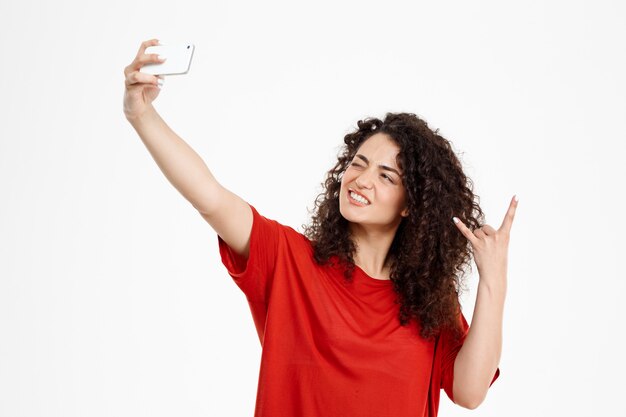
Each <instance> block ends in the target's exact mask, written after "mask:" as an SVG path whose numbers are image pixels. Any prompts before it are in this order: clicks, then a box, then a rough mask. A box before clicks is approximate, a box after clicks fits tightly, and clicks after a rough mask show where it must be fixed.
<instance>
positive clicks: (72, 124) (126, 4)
mask: <svg viewBox="0 0 626 417" xmlns="http://www.w3.org/2000/svg"><path fill="white" fill-rule="evenodd" d="M151 38H157V39H160V40H161V41H162V42H163V43H175V42H179V41H180V42H186V41H188V42H193V43H194V44H195V45H196V51H195V54H194V58H193V62H192V65H191V69H190V71H189V73H188V74H187V75H183V76H171V77H166V80H165V84H164V86H163V90H162V92H161V94H160V96H159V97H158V99H157V100H156V101H155V107H156V108H157V110H158V111H159V113H160V114H161V115H162V117H163V118H164V119H165V120H166V122H167V123H168V124H169V125H170V126H171V127H172V128H173V129H174V131H175V132H177V133H178V134H179V135H180V136H181V137H182V138H184V139H185V141H186V142H187V143H189V144H190V145H191V146H192V147H193V148H194V149H195V150H196V151H197V152H198V153H199V154H200V155H201V156H202V158H203V159H204V160H205V162H206V163H207V165H208V166H209V168H210V169H211V171H212V172H213V174H214V175H215V177H216V178H217V179H218V180H219V181H220V182H221V183H222V184H223V185H224V186H226V187H227V188H229V189H230V190H232V191H233V192H235V193H236V194H238V195H240V196H241V197H242V198H244V199H245V200H246V201H248V202H250V203H251V204H253V205H255V207H257V209H258V210H259V212H261V213H262V214H264V215H265V216H267V217H269V218H273V219H276V220H279V221H280V222H281V223H283V224H286V225H290V226H292V227H294V228H296V229H297V230H299V231H302V228H301V227H300V226H301V224H303V223H306V222H307V221H308V219H309V217H308V213H307V208H309V209H311V208H312V207H313V200H314V198H315V196H316V195H317V194H318V193H319V192H320V191H321V185H320V183H321V182H322V181H323V179H324V174H325V172H326V171H327V170H328V169H330V168H331V167H332V165H333V164H334V161H335V158H336V154H337V151H338V150H339V147H340V145H342V144H343V137H344V135H345V134H346V133H348V132H349V131H351V130H353V129H354V128H355V127H356V122H357V121H358V120H359V119H363V118H365V117H368V116H376V117H379V118H383V117H384V115H385V113H386V112H388V111H390V112H398V111H406V112H413V113H416V114H417V115H419V116H421V117H423V118H424V119H425V120H426V121H427V122H428V123H429V125H430V126H431V127H432V128H433V129H434V128H439V129H440V132H439V133H440V134H442V135H443V136H444V137H446V138H447V139H449V140H451V141H452V142H453V144H454V146H455V149H456V150H457V151H458V153H459V156H460V158H461V159H462V161H463V164H464V167H465V169H466V173H467V175H468V176H470V178H471V179H472V180H473V181H474V183H475V189H474V191H475V193H476V194H478V195H479V196H480V203H481V207H482V208H483V210H484V211H485V213H486V221H487V223H488V224H490V225H492V226H493V227H495V228H498V227H499V226H500V224H501V221H502V219H503V216H504V214H505V211H506V209H507V207H508V204H509V201H510V199H511V197H512V196H513V194H516V193H517V195H518V196H519V197H520V202H519V207H518V210H517V215H516V219H515V222H514V224H513V228H512V232H511V233H512V234H511V244H510V247H509V271H508V292H507V301H506V305H505V312H504V333H503V353H502V358H501V362H500V369H501V372H502V374H501V376H500V378H499V379H498V380H497V381H496V382H495V383H494V385H493V386H492V387H491V389H490V391H489V393H488V396H487V398H486V400H485V401H484V402H483V404H481V405H480V407H479V408H477V409H476V410H467V409H463V408H461V407H459V406H457V405H455V404H453V403H452V402H451V401H450V400H449V398H448V397H447V396H446V395H445V392H444V391H441V395H442V396H441V404H440V415H442V416H462V415H474V416H478V415H481V416H503V415H506V416H554V415H568V416H589V415H606V416H617V415H624V414H623V413H624V405H623V392H624V388H626V387H625V386H624V382H623V375H624V373H625V372H626V365H625V361H624V356H623V353H622V352H623V349H624V347H623V342H624V339H625V338H624V328H625V326H624V324H623V321H622V318H621V315H622V309H621V307H622V305H623V304H624V302H623V297H624V293H625V290H626V285H625V283H624V278H625V276H624V275H625V274H624V272H623V267H622V265H621V263H620V262H621V261H622V260H624V249H626V248H625V245H624V243H623V242H624V232H625V227H624V221H623V219H622V213H623V207H624V205H623V204H620V203H622V202H623V201H624V197H623V192H624V187H623V182H624V179H625V178H626V175H625V174H626V172H625V169H624V164H623V159H624V154H623V150H624V146H623V145H624V140H625V139H626V137H625V132H626V126H625V124H624V116H625V110H626V82H625V78H624V75H625V74H626V71H625V70H626V65H625V60H624V52H625V49H626V48H625V43H624V39H625V38H626V10H625V7H624V4H623V3H621V2H618V1H593V2H592V1H584V2H583V1H567V2H566V1H552V2H546V1H525V2H516V3H513V2H499V1H489V2H487V1H482V2H462V1H458V2H448V1H439V2H397V1H396V2H393V1H392V2H390V1H351V2H309V3H307V4H302V3H296V2H289V1H283V2H276V1H263V2H254V1H247V2H240V1H228V2H227V1H214V2H208V3H206V4H204V3H201V2H186V1H177V2H164V1H159V0H152V1H144V2H133V1H110V2H107V4H106V5H105V3H104V2H102V3H98V4H89V3H87V2H79V1H76V0H75V1H55V2H44V1H38V2H34V1H20V2H17V1H8V2H7V1H6V0H2V2H1V3H0V53H1V54H2V58H1V62H2V64H1V65H0V97H1V98H2V100H0V110H1V111H0V118H1V122H0V191H1V197H0V198H1V200H0V201H1V203H0V338H1V339H0V415H2V416H16V417H17V416H46V417H52V416H63V417H69V416H173V415H181V416H189V417H191V416H218V415H219V416H252V415H253V411H254V404H255V397H256V388H257V378H258V367H259V361H260V354H261V347H260V344H259V340H258V338H257V335H256V332H255V329H254V325H253V321H252V318H251V316H250V311H249V309H248V304H247V302H246V300H245V297H244V295H243V293H241V292H240V290H239V288H238V287H237V286H236V285H235V284H234V283H233V282H232V279H231V278H230V276H229V275H228V274H227V273H226V270H225V268H224V267H223V265H222V264H221V262H220V259H219V254H218V249H217V235H216V234H215V232H214V231H213V229H211V227H210V226H209V225H208V223H206V222H205V221H204V220H203V219H202V218H201V217H200V215H199V214H198V213H197V212H196V211H195V209H194V208H193V207H192V206H191V204H190V203H189V202H187V201H186V200H185V199H184V198H183V197H182V196H181V195H180V194H179V193H178V192H177V191H176V189H175V188H173V187H172V186H171V185H170V184H169V182H168V181H167V179H166V178H165V176H164V175H163V174H162V173H161V171H160V170H159V168H158V167H157V165H156V163H155V162H154V160H153V159H152V158H151V156H150V154H149V153H148V151H147V149H146V148H145V147H144V145H143V143H142V142H141V140H140V139H139V137H138V136H137V134H136V133H135V131H134V130H133V129H132V127H131V126H130V124H129V123H128V122H127V121H126V119H125V117H124V114H123V111H122V97H123V90H124V75H123V70H124V67H125V66H126V65H128V64H129V63H130V62H131V61H132V59H133V58H134V56H135V54H136V53H137V50H138V48H139V45H140V43H141V42H142V41H144V40H147V39H151ZM474 271H475V265H474ZM468 282H469V283H470V286H469V288H470V291H469V292H467V293H466V294H465V295H464V296H463V298H462V303H463V311H464V313H465V314H466V317H467V318H468V320H471V316H472V312H473V306H474V302H475V297H476V286H477V282H478V276H477V275H470V276H469V281H468Z"/></svg>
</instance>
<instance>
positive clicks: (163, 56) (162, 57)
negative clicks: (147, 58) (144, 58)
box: [158, 55, 167, 61]
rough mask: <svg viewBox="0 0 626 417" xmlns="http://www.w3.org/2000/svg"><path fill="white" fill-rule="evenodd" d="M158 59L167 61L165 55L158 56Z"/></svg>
mask: <svg viewBox="0 0 626 417" xmlns="http://www.w3.org/2000/svg"><path fill="white" fill-rule="evenodd" d="M158 58H159V59H160V60H161V61H165V60H166V59H167V57H166V56H165V55H159V56H158Z"/></svg>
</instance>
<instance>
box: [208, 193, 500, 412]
mask: <svg viewBox="0 0 626 417" xmlns="http://www.w3.org/2000/svg"><path fill="white" fill-rule="evenodd" d="M248 205H250V208H251V209H252V213H253V224H252V232H251V236H250V254H249V258H248V260H247V262H246V259H245V258H243V257H241V256H239V255H237V253H236V252H234V251H233V250H232V249H231V248H230V247H229V246H228V245H227V244H226V242H224V241H223V240H222V238H221V237H220V236H219V235H218V236H217V237H218V245H219V251H220V256H221V260H222V263H223V264H224V266H225V267H226V269H227V271H228V273H229V275H230V276H231V277H232V278H233V280H234V282H235V284H237V286H238V287H239V288H240V289H241V290H242V291H243V293H244V294H245V296H246V298H247V300H248V303H249V305H250V311H251V313H252V318H253V319H254V324H255V326H256V330H257V333H258V335H259V340H260V342H261V346H262V355H261V366H260V371H259V380H258V388H257V398H256V406H255V413H254V415H255V417H367V416H372V417H374V416H375V417H409V416H411V417H415V416H428V417H434V416H436V415H437V411H438V408H439V393H440V390H441V389H442V388H443V389H444V390H445V391H446V393H447V395H448V397H449V398H450V399H451V400H452V401H454V399H453V397H452V381H453V371H454V359H455V358H456V354H457V353H458V351H459V350H460V348H461V345H462V343H463V340H464V339H465V336H464V337H463V339H462V340H461V341H460V342H458V343H456V344H453V343H452V339H451V337H448V333H447V332H442V333H441V336H440V337H439V338H437V341H435V342H430V343H429V342H426V341H425V340H424V339H423V338H421V337H420V336H419V334H418V332H417V327H416V326H415V322H414V321H411V324H410V325H409V326H408V327H406V326H401V325H400V322H399V320H398V312H399V305H398V304H395V303H394V299H395V292H394V291H393V288H392V283H391V281H390V280H380V279H376V278H372V277H370V276H368V275H367V274H366V273H365V272H364V271H363V270H362V269H361V268H359V267H358V266H355V270H354V280H353V282H352V283H347V282H346V281H345V280H344V278H343V270H342V269H340V267H338V266H324V267H320V266H318V265H317V264H316V263H315V261H314V259H313V248H312V246H311V243H310V241H309V240H308V238H307V237H306V236H304V235H303V234H301V233H299V232H297V231H296V230H294V229H292V228H291V227H289V226H285V225H283V224H281V223H279V222H277V221H275V220H271V219H268V218H266V217H264V216H262V215H260V214H259V213H258V212H257V211H256V209H255V208H254V207H253V206H252V205H251V204H250V203H248ZM460 318H461V321H462V323H461V325H462V326H463V328H464V329H465V334H467V330H468V328H469V326H468V324H467V321H466V320H465V317H464V316H463V314H461V315H460ZM499 374H500V369H499V368H498V369H497V370H496V373H495V375H494V377H493V380H492V381H491V383H492V384H493V382H494V381H495V380H496V379H497V378H498V376H499Z"/></svg>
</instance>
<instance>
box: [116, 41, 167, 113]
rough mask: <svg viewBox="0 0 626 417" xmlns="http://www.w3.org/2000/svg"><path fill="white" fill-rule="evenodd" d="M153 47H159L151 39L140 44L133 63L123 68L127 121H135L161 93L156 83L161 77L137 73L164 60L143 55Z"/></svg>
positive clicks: (155, 55)
mask: <svg viewBox="0 0 626 417" xmlns="http://www.w3.org/2000/svg"><path fill="white" fill-rule="evenodd" d="M153 45H159V41H158V40H157V39H151V40H149V41H145V42H142V44H141V46H140V47H139V52H137V56H136V57H135V59H134V60H133V62H131V63H130V65H128V66H127V67H126V68H124V76H125V78H126V79H125V81H124V84H125V85H126V89H125V92H124V115H125V116H126V118H127V119H128V120H132V119H136V118H138V117H140V116H141V115H143V114H144V113H145V111H146V110H147V109H148V108H149V106H150V105H151V103H152V102H153V101H154V99H156V98H157V96H158V95H159V92H160V91H161V88H160V86H159V85H158V81H159V79H161V80H162V79H163V76H162V75H159V76H156V75H151V74H145V73H143V72H140V71H139V68H141V67H142V66H144V65H146V64H149V63H161V62H164V60H160V59H159V58H158V55H157V54H146V53H145V51H146V48H147V47H149V46H153Z"/></svg>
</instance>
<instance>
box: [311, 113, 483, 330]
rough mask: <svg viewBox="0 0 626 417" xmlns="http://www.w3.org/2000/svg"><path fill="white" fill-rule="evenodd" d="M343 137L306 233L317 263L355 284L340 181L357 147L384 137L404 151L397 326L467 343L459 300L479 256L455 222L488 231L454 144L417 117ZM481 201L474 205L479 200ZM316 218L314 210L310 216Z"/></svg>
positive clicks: (395, 279)
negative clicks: (337, 267)
mask: <svg viewBox="0 0 626 417" xmlns="http://www.w3.org/2000/svg"><path fill="white" fill-rule="evenodd" d="M357 126H358V128H357V129H356V130H354V131H352V132H351V133H348V134H347V135H345V137H344V143H345V145H344V146H342V149H341V150H340V151H339V154H338V157H337V163H336V165H335V166H334V167H333V168H332V169H331V170H330V171H328V172H327V174H326V179H325V182H324V183H321V185H322V186H323V189H324V191H323V192H322V193H320V194H319V195H318V196H317V197H316V199H315V208H314V210H313V211H312V212H313V215H312V217H311V222H310V225H302V226H303V234H304V235H305V236H306V237H307V238H308V239H309V240H310V241H311V244H312V247H313V254H314V259H315V262H316V263H317V264H318V265H327V264H329V263H331V261H332V260H331V258H334V259H337V260H338V261H339V262H340V263H341V264H342V265H344V266H345V268H346V269H345V273H344V278H345V279H346V280H347V281H351V280H352V276H353V272H354V258H353V254H354V253H355V244H354V242H353V241H352V239H351V237H350V233H349V222H348V220H346V219H345V218H344V217H343V216H342V215H341V213H340V211H339V194H340V188H341V178H342V176H343V173H344V171H345V170H346V168H347V167H348V165H349V164H350V162H351V160H352V159H353V158H354V156H355V154H356V152H357V150H358V149H359V147H360V146H361V145H362V144H363V143H364V142H365V141H366V140H367V139H368V138H369V137H370V136H372V135H374V134H376V133H385V134H387V135H388V136H389V137H391V139H392V140H393V142H394V143H396V144H397V145H398V147H399V148H400V151H399V153H398V157H397V159H398V164H399V165H400V168H401V169H402V170H403V171H404V180H403V185H404V187H405V190H406V196H407V204H408V209H409V215H408V216H407V217H404V218H402V221H401V223H400V225H399V226H398V229H397V231H396V234H395V236H394V239H393V241H392V243H391V247H390V248H389V254H388V258H389V259H390V271H391V272H390V279H391V282H392V284H393V290H394V292H395V293H396V294H397V296H396V300H395V303H396V304H400V311H399V316H398V318H399V321H400V323H401V325H402V326H406V325H408V324H409V323H410V321H411V319H412V318H414V319H415V321H416V322H419V323H420V326H419V328H420V336H421V337H423V338H425V339H431V340H432V338H434V337H436V336H437V335H438V334H439V332H441V331H443V330H445V329H449V330H451V331H452V334H453V337H454V338H459V337H461V335H462V333H461V328H460V326H459V314H460V309H461V308H460V307H461V306H460V303H459V295H460V293H461V291H462V290H464V289H466V288H465V285H464V283H463V277H464V275H465V273H466V272H467V269H468V268H469V269H471V265H470V259H471V257H472V256H473V253H472V249H471V245H470V244H469V242H468V241H467V238H466V237H465V236H463V234H462V233H459V230H458V229H457V226H456V225H455V224H454V223H453V222H452V216H456V217H458V218H460V219H461V221H463V222H464V223H465V225H466V226H467V227H468V228H469V229H470V230H472V231H473V230H475V229H476V228H479V227H481V226H483V222H484V213H483V211H482V210H481V208H480V205H479V200H480V199H479V197H478V196H475V195H474V193H473V182H472V180H471V179H470V178H469V177H467V176H466V175H465V174H464V172H463V169H462V165H461V163H460V161H459V159H458V158H457V156H456V154H455V153H454V151H453V149H452V145H451V143H450V142H449V141H448V140H447V139H445V138H443V137H442V136H440V135H439V134H438V131H439V129H436V130H435V131H433V130H431V129H430V128H429V127H428V124H427V123H426V122H425V121H424V120H422V119H420V118H419V117H418V116H416V115H415V114H413V113H387V114H386V116H385V119H384V121H383V120H380V119H378V118H372V117H369V118H366V119H365V120H359V121H358V123H357ZM475 200H476V201H475ZM309 213H311V210H309Z"/></svg>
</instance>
